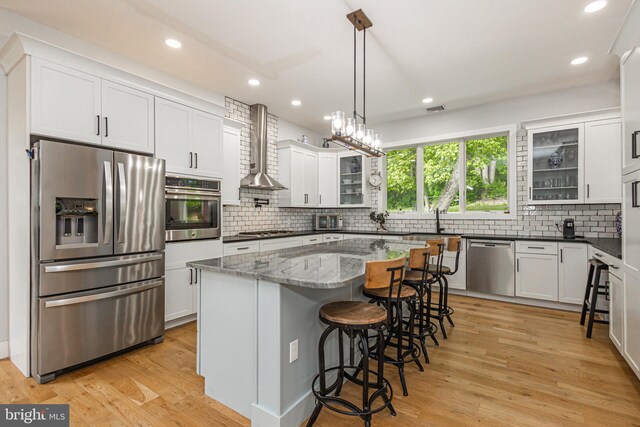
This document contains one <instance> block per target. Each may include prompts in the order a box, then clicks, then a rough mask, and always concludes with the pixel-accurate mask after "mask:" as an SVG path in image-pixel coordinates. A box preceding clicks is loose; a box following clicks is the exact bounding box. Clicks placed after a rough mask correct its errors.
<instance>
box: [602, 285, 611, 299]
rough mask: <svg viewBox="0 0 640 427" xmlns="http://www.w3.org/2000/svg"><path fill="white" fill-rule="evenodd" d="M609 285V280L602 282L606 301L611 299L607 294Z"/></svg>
mask: <svg viewBox="0 0 640 427" xmlns="http://www.w3.org/2000/svg"><path fill="white" fill-rule="evenodd" d="M609 286H611V282H610V281H608V280H607V281H606V282H604V290H605V291H606V294H605V296H604V299H606V300H607V301H609V300H610V299H611V296H610V295H609Z"/></svg>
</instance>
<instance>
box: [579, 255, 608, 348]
mask: <svg viewBox="0 0 640 427" xmlns="http://www.w3.org/2000/svg"><path fill="white" fill-rule="evenodd" d="M603 271H609V266H608V265H607V264H605V263H604V262H602V261H600V260H598V259H595V258H592V259H590V260H589V277H588V278H587V288H586V290H585V291H584V302H583V303H582V314H581V315H580V324H581V325H584V320H585V317H586V316H587V311H588V312H589V323H588V324H587V338H591V333H592V332H593V324H594V323H604V324H609V321H608V320H601V319H596V318H595V315H596V313H601V314H609V311H608V310H602V309H598V308H597V304H598V295H603V296H604V297H605V298H606V299H607V300H609V282H606V283H605V284H604V285H601V284H600V276H601V273H602V272H603ZM589 294H591V300H589Z"/></svg>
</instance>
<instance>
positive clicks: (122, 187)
mask: <svg viewBox="0 0 640 427" xmlns="http://www.w3.org/2000/svg"><path fill="white" fill-rule="evenodd" d="M118 187H119V188H118V197H119V198H120V203H119V205H120V206H119V209H118V243H124V221H125V217H126V216H127V183H126V181H125V173H124V163H118Z"/></svg>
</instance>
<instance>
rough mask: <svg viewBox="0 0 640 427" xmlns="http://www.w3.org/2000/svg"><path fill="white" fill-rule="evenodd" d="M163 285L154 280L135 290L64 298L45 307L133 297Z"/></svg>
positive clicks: (45, 304) (49, 302)
mask: <svg viewBox="0 0 640 427" xmlns="http://www.w3.org/2000/svg"><path fill="white" fill-rule="evenodd" d="M163 284H164V281H163V280H162V279H159V280H154V281H152V282H146V283H144V284H142V285H140V286H136V287H135V288H129V289H121V290H119V291H111V292H103V293H101V294H94V295H86V296H83V297H75V298H64V299H58V300H54V301H46V302H45V303H44V307H45V308H50V307H62V306H65V305H73V304H82V303H85V302H91V301H99V300H103V299H110V298H116V297H120V296H123V295H131V294H136V293H139V292H144V291H148V290H150V289H154V288H158V287H160V286H162V285H163Z"/></svg>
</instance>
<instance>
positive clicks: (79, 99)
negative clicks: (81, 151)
mask: <svg viewBox="0 0 640 427" xmlns="http://www.w3.org/2000/svg"><path fill="white" fill-rule="evenodd" d="M31 61H32V73H31V133H33V134H37V135H43V136H51V137H54V138H62V139H68V140H71V141H78V142H85V143H93V144H101V143H102V132H101V129H100V125H101V118H102V107H101V90H100V88H101V85H100V78H99V77H96V76H93V75H91V74H87V73H83V72H81V71H77V70H74V69H71V68H68V67H65V66H62V65H58V64H55V63H53V62H49V61H45V60H42V59H39V58H31Z"/></svg>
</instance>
